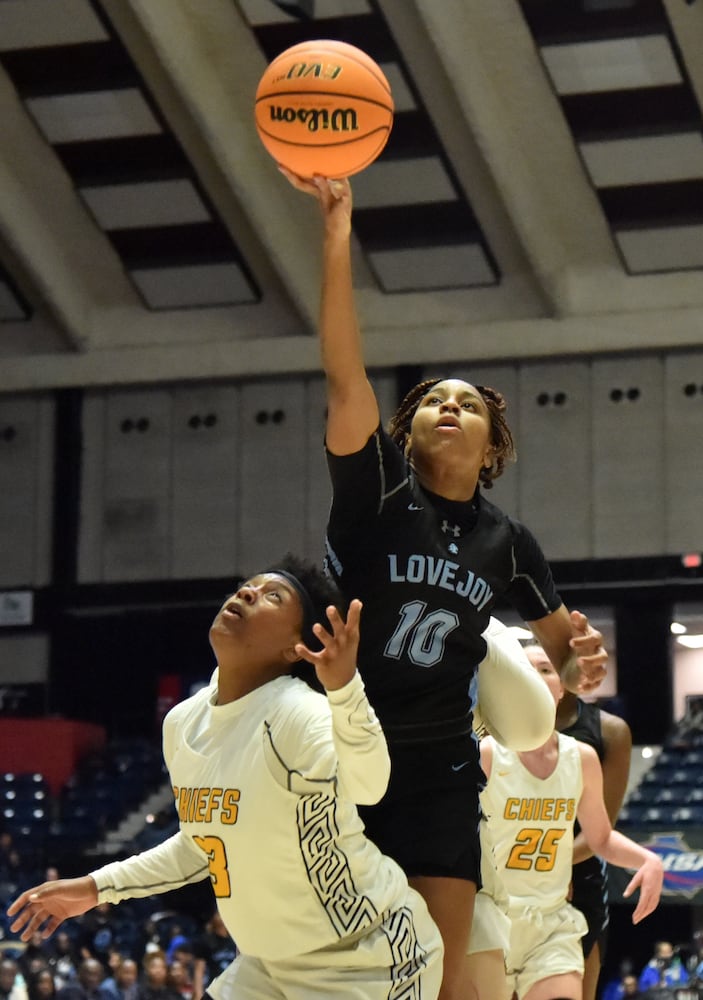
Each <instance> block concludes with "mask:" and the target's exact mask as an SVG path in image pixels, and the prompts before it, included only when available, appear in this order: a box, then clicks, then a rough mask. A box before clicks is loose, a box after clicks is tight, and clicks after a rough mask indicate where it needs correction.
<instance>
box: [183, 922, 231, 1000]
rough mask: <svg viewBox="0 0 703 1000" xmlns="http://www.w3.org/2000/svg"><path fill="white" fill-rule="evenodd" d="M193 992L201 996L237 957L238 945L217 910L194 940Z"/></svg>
mask: <svg viewBox="0 0 703 1000" xmlns="http://www.w3.org/2000/svg"><path fill="white" fill-rule="evenodd" d="M193 957H194V970H193V994H194V996H196V997H201V996H202V995H203V993H204V992H205V990H206V989H207V987H208V984H209V983H211V982H212V980H213V979H214V978H215V977H216V976H219V974H220V973H221V972H224V971H225V969H226V968H227V966H228V965H230V963H231V962H233V961H234V960H235V958H236V957H237V946H236V944H235V943H234V941H233V940H232V938H231V937H230V935H229V933H228V931H227V928H226V927H225V925H224V921H223V920H222V917H221V916H220V914H219V911H218V910H215V911H214V913H213V914H212V916H211V917H210V919H209V920H208V922H207V923H206V924H205V930H204V931H203V933H202V934H201V935H200V936H199V937H196V938H195V940H194V941H193Z"/></svg>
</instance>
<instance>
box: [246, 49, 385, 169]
mask: <svg viewBox="0 0 703 1000" xmlns="http://www.w3.org/2000/svg"><path fill="white" fill-rule="evenodd" d="M255 121H256V130H257V132H258V134H259V137H260V139H261V141H262V143H263V144H264V146H265V147H266V149H267V150H268V152H269V153H270V154H271V156H272V157H273V158H274V160H275V161H276V162H277V163H280V164H281V165H282V166H284V167H287V168H288V170H290V171H292V173H294V174H298V175H299V176H300V177H312V176H313V175H314V174H320V175H321V176H323V177H332V178H335V177H350V176H351V175H352V174H356V173H358V172H359V171H360V170H363V169H364V168H365V167H368V166H369V164H370V163H373V161H374V160H375V159H376V158H377V157H378V156H379V154H380V153H381V151H382V149H383V147H384V146H385V145H386V142H387V141H388V136H389V134H390V131H391V127H392V125H393V97H392V95H391V88H390V86H389V84H388V80H387V79H386V77H385V76H384V74H383V72H382V70H381V69H380V67H379V66H378V65H377V63H375V62H374V60H373V59H372V58H371V57H370V56H368V55H367V54H366V53H365V52H362V50H361V49H358V48H357V47H356V46H354V45H348V44H347V43H346V42H338V41H334V40H327V39H322V40H319V41H311V42H301V43H300V44H299V45H293V46H291V48H289V49H286V50H285V51H284V52H281V54H280V55H278V56H276V58H275V59H274V60H273V61H272V62H271V63H270V64H269V65H268V67H267V68H266V70H265V72H264V74H263V76H262V77H261V80H260V81H259V85H258V87H257V90H256V102H255Z"/></svg>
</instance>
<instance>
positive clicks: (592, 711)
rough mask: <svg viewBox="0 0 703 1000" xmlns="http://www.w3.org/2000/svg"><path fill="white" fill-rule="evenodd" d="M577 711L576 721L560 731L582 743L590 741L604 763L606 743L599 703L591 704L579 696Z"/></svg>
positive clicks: (590, 744) (589, 743)
mask: <svg viewBox="0 0 703 1000" xmlns="http://www.w3.org/2000/svg"><path fill="white" fill-rule="evenodd" d="M576 712H577V716H576V721H575V722H573V723H572V724H571V725H570V726H567V728H566V729H560V730H559V732H561V733H564V734H565V735H566V736H573V737H574V739H575V740H578V741H579V742H580V743H588V745H589V746H590V747H593V749H594V750H595V751H596V753H597V754H598V760H599V761H600V762H601V764H602V763H603V760H604V758H605V744H604V743H603V733H602V731H601V725H600V709H599V708H598V706H597V705H591V704H589V702H587V701H581V699H580V698H579V699H578V700H577V702H576Z"/></svg>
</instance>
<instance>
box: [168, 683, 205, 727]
mask: <svg viewBox="0 0 703 1000" xmlns="http://www.w3.org/2000/svg"><path fill="white" fill-rule="evenodd" d="M214 690H215V686H214V685H213V684H207V685H205V686H204V687H202V688H200V690H199V691H196V692H195V694H192V695H191V696H190V697H189V698H184V699H183V701H179V702H178V704H176V705H174V706H173V708H170V709H169V710H168V712H167V713H166V715H165V716H164V726H170V725H173V724H174V723H176V722H180V721H181V720H182V719H185V718H186V717H187V716H188V715H189V714H190V712H192V711H193V709H194V708H198V707H200V705H202V704H203V702H207V701H208V699H209V698H211V697H212V695H213V693H214Z"/></svg>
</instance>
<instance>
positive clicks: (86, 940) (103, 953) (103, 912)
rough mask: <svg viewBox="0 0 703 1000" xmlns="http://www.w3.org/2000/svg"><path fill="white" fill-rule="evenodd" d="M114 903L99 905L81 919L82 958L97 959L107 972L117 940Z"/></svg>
mask: <svg viewBox="0 0 703 1000" xmlns="http://www.w3.org/2000/svg"><path fill="white" fill-rule="evenodd" d="M112 909H113V907H112V903H98V905H97V906H95V907H94V908H93V909H92V910H89V911H88V913H84V914H83V916H81V917H80V918H79V924H80V927H81V935H80V951H81V957H82V958H97V959H98V961H99V962H102V965H103V967H104V969H105V970H107V969H108V968H109V965H108V959H109V955H110V949H111V948H112V946H113V944H114V940H115V927H114V919H113V913H112Z"/></svg>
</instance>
